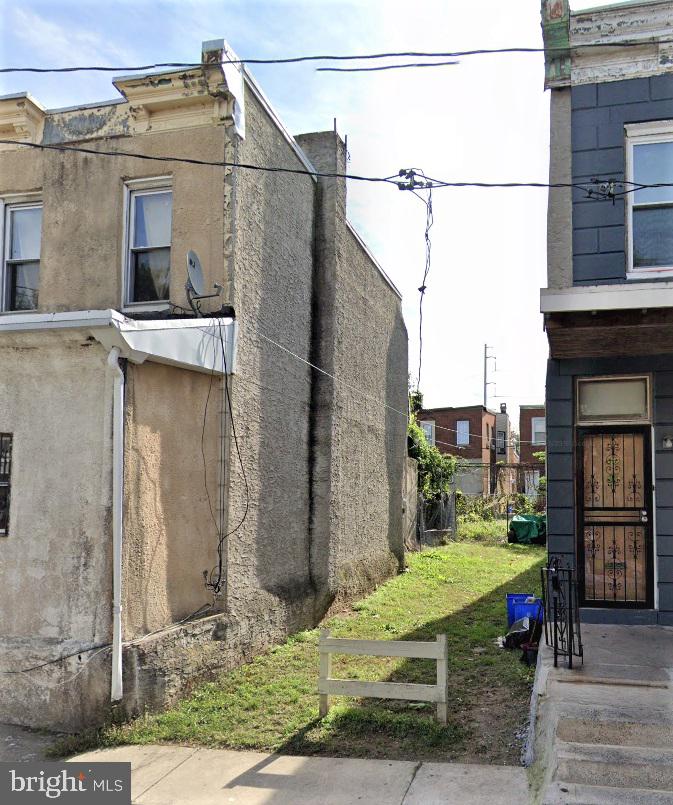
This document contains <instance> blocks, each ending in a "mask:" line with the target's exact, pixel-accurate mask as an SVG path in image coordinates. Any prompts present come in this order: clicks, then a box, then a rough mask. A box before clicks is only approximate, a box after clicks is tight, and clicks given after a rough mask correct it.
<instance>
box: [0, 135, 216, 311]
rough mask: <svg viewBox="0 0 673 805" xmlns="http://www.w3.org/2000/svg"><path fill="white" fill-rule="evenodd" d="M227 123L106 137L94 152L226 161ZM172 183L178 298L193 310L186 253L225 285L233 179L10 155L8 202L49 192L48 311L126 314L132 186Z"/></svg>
mask: <svg viewBox="0 0 673 805" xmlns="http://www.w3.org/2000/svg"><path fill="white" fill-rule="evenodd" d="M224 142H225V129H224V127H223V126H210V127H207V128H196V129H182V130H179V131H172V132H163V133H156V134H143V135H137V136H134V137H121V138H119V137H118V138H113V139H109V138H102V139H100V140H95V141H93V142H91V141H89V142H87V147H93V148H95V147H99V148H101V149H104V150H115V149H119V150H125V151H130V152H137V153H144V154H150V155H155V154H156V155H166V154H179V155H180V156H186V157H190V156H193V157H198V158H200V159H210V160H223V159H224ZM155 176H171V177H172V183H173V229H172V249H171V289H170V297H171V300H172V301H174V302H176V303H178V304H182V305H184V304H185V303H186V299H185V292H184V284H185V280H186V254H187V251H188V250H189V249H194V250H196V252H197V253H198V255H199V257H200V258H201V261H202V264H203V267H204V274H205V276H206V279H207V282H208V283H209V284H212V282H215V281H218V282H223V281H224V279H225V277H226V274H225V268H226V267H225V263H224V256H223V246H224V215H225V204H224V199H225V198H226V197H227V195H228V193H227V192H226V191H225V172H224V169H221V168H209V167H200V166H195V165H185V164H178V163H170V162H167V163H151V162H144V161H142V160H138V159H132V158H129V157H97V156H90V155H86V154H77V153H60V152H55V151H49V152H36V151H34V150H32V149H20V150H16V151H0V196H3V195H5V194H10V193H26V192H31V191H39V192H40V195H41V199H42V202H43V204H44V209H43V218H42V253H41V260H40V288H39V309H40V310H45V311H62V310H86V309H101V308H116V309H119V308H120V307H121V305H122V258H123V237H124V225H125V224H124V209H123V207H124V181H125V180H128V179H139V178H148V177H155Z"/></svg>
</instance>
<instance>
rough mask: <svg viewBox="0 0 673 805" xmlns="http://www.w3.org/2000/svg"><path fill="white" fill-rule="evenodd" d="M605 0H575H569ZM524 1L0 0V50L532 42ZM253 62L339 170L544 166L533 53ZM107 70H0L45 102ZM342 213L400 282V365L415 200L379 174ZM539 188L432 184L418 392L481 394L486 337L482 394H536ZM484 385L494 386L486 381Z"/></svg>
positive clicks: (528, 174) (71, 95) (539, 386)
mask: <svg viewBox="0 0 673 805" xmlns="http://www.w3.org/2000/svg"><path fill="white" fill-rule="evenodd" d="M596 5H605V2H604V3H601V2H599V1H597V0H593V2H587V3H582V2H578V0H576V2H574V3H572V6H573V8H575V9H577V8H584V7H588V6H596ZM539 9H540V2H539V0H513V1H512V2H509V3H502V2H501V0H471V2H467V3H466V2H464V0H460V2H459V1H458V0H424V2H418V3H416V4H414V5H413V6H412V4H410V3H409V2H408V0H400V1H398V0H339V2H333V1H332V0H275V1H274V0H268V1H267V2H262V1H261V0H211V1H210V2H209V1H208V0H176V1H174V0H164V1H163V2H162V1H159V2H151V3H150V2H143V0H133V2H118V1H117V2H115V0H110V2H106V3H103V2H98V1H96V2H82V1H81V0H80V1H79V2H76V1H75V0H60V2H58V3H56V2H50V1H49V2H48V1H45V0H22V1H21V2H20V3H19V2H16V0H0V63H1V64H2V65H3V66H8V65H11V66H24V65H33V66H68V65H75V64H76V65H88V64H100V65H111V66H120V67H129V66H133V65H137V64H147V63H151V62H161V61H185V62H193V61H198V60H199V58H200V47H201V41H202V40H206V39H215V38H221V37H224V38H225V39H227V40H228V41H229V43H230V45H231V46H232V47H233V49H234V50H236V51H237V52H238V54H239V55H240V56H241V57H244V58H245V57H247V58H251V57H261V58H269V57H270V58H278V57H283V56H295V55H303V54H313V53H337V54H349V53H353V54H355V53H372V52H380V51H391V50H392V51H400V50H428V51H438V50H439V51H446V50H468V49H472V48H491V47H510V46H540V45H541V42H542V38H541V33H540V11H539ZM252 72H253V73H254V75H255V76H256V78H257V79H258V81H259V83H260V84H261V86H262V88H263V90H264V92H265V93H266V95H267V97H268V98H269V99H270V101H271V103H272V104H273V105H274V107H275V108H276V110H277V111H278V112H279V114H280V116H281V118H282V119H283V121H284V122H285V124H286V126H287V128H288V129H289V130H290V131H291V132H293V133H300V132H306V131H320V130H325V129H331V128H332V125H333V119H334V118H336V120H337V127H338V130H339V132H340V133H341V135H342V136H344V135H347V136H348V150H349V152H350V154H351V162H350V164H349V170H350V172H352V173H360V174H367V175H372V176H389V175H391V174H393V173H395V172H396V171H397V170H399V169H400V168H407V167H414V168H421V169H423V170H424V171H425V172H426V173H427V174H428V175H430V176H436V177H439V178H442V179H446V180H451V181H467V180H472V181H543V182H544V181H546V180H547V176H548V143H549V133H548V125H549V124H548V119H549V93H548V92H547V93H545V92H544V91H543V78H544V67H543V58H542V56H541V54H532V55H498V56H478V57H471V58H464V59H463V60H462V61H461V63H460V64H459V65H457V66H447V67H438V68H433V69H422V70H395V71H390V72H381V73H373V74H357V73H356V74H347V73H344V74H338V73H319V72H315V65H311V64H303V65H287V66H283V65H274V66H262V65H258V66H254V67H253V68H252ZM110 79H111V76H110V74H107V75H106V74H97V73H87V74H74V75H56V76H54V75H52V76H37V75H31V74H9V75H4V76H0V93H10V92H19V91H23V90H28V91H30V92H31V94H32V95H34V96H35V98H36V99H37V100H38V101H40V102H41V103H42V104H44V105H45V106H47V107H51V108H55V107H61V106H70V105H75V104H81V103H90V102H93V101H98V100H104V99H109V98H114V97H115V96H116V91H115V90H114V87H112V86H111V84H110ZM348 192H349V217H350V219H351V221H352V222H353V223H354V225H355V226H356V227H357V229H358V230H359V231H360V233H361V234H362V236H363V237H364V239H365V240H366V241H367V243H368V244H369V246H370V248H371V249H372V251H373V252H374V253H375V255H376V256H377V257H378V259H379V261H380V262H381V264H382V265H383V266H384V268H385V270H386V271H387V272H388V274H389V275H390V276H391V278H392V279H393V281H394V282H395V283H396V285H397V286H398V288H399V289H400V291H401V292H402V295H403V298H404V303H403V304H404V315H405V319H406V322H407V328H408V330H409V351H410V353H409V366H410V371H411V373H412V374H413V375H415V373H416V371H417V363H418V338H417V334H418V297H419V294H418V290H417V288H418V286H419V285H420V284H421V280H422V274H423V268H424V261H425V251H424V239H423V233H424V224H425V210H424V207H423V205H422V204H421V202H420V201H419V200H418V199H416V198H414V197H413V196H412V195H411V194H409V193H401V192H399V191H398V190H396V189H395V188H394V187H388V186H385V185H384V186H378V185H363V184H360V183H356V182H351V183H350V184H349V191H348ZM546 208H547V194H546V191H545V190H532V189H512V190H478V189H448V188H447V189H438V190H436V191H435V194H434V212H435V225H434V228H433V230H432V268H431V272H430V275H429V277H428V282H427V288H428V290H427V293H426V297H425V303H424V331H423V344H424V350H423V376H422V381H421V390H422V391H423V392H424V394H425V402H426V405H428V406H441V405H467V404H474V403H479V402H481V400H482V365H483V347H484V343H485V342H486V343H488V344H489V345H490V346H492V348H493V353H494V354H495V355H496V356H497V373H496V374H494V375H493V377H492V379H493V380H495V381H496V382H497V386H496V388H495V392H494V390H493V387H491V389H490V397H489V404H490V405H493V406H495V405H497V404H499V403H500V402H506V403H507V404H508V407H509V408H510V410H512V413H513V414H516V408H517V406H518V405H519V404H525V403H534V402H538V401H542V400H543V397H544V373H545V361H546V355H547V345H546V339H545V336H544V333H543V331H542V318H541V316H540V314H539V312H538V304H539V289H540V287H541V286H544V285H545V284H546V282H545V253H546V249H545V237H546V231H545V230H546ZM494 394H495V395H498V396H494Z"/></svg>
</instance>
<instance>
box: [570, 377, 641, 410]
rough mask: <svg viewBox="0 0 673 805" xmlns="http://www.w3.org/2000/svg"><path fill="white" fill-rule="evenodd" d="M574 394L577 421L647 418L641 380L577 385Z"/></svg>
mask: <svg viewBox="0 0 673 805" xmlns="http://www.w3.org/2000/svg"><path fill="white" fill-rule="evenodd" d="M578 393H579V418H580V421H581V420H587V419H591V420H597V419H604V420H610V419H647V418H648V413H649V412H648V409H647V380H646V379H645V378H637V379H635V380H596V381H593V382H587V381H581V382H580V383H579V387H578Z"/></svg>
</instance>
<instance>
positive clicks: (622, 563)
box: [577, 428, 653, 607]
mask: <svg viewBox="0 0 673 805" xmlns="http://www.w3.org/2000/svg"><path fill="white" fill-rule="evenodd" d="M578 465H579V466H578V490H577V499H578V504H579V505H578V509H579V525H580V529H579V535H580V539H579V551H578V554H579V564H580V569H581V574H582V581H583V584H582V602H583V603H584V604H585V605H587V606H612V607H650V606H652V589H653V584H652V528H651V520H652V483H651V471H650V468H651V456H650V440H649V430H648V429H646V428H611V429H591V430H589V429H587V430H582V431H580V432H579V450H578Z"/></svg>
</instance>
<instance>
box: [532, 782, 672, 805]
mask: <svg viewBox="0 0 673 805" xmlns="http://www.w3.org/2000/svg"><path fill="white" fill-rule="evenodd" d="M617 803H619V805H673V794H671V793H670V792H667V791H652V790H649V791H648V790H646V789H643V788H629V789H625V788H614V787H612V786H603V785H581V784H577V783H565V782H561V781H556V782H553V783H550V784H549V785H548V786H547V788H546V789H545V791H544V794H543V796H542V800H541V805H617Z"/></svg>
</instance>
